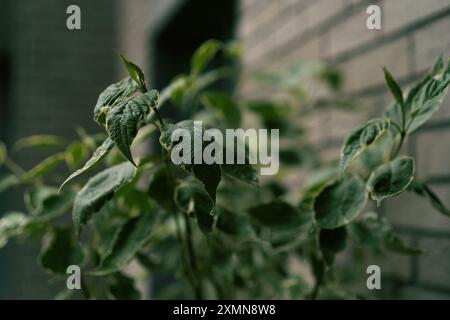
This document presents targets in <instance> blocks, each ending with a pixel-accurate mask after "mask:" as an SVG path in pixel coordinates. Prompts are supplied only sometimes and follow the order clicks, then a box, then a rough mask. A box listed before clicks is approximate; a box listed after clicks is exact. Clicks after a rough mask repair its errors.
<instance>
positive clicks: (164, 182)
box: [147, 165, 175, 210]
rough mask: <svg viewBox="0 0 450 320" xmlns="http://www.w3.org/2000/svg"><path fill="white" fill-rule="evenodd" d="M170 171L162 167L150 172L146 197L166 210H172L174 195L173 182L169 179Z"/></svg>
mask: <svg viewBox="0 0 450 320" xmlns="http://www.w3.org/2000/svg"><path fill="white" fill-rule="evenodd" d="M169 170H170V169H168V168H167V166H165V165H162V166H159V167H158V168H156V169H155V170H154V171H153V172H152V176H151V178H150V179H151V180H150V184H149V187H148V191H147V193H148V195H149V197H151V198H152V199H154V200H155V201H156V202H157V203H158V204H159V205H161V206H162V207H163V208H165V209H166V210H173V207H174V203H173V201H174V200H173V195H174V194H175V182H174V179H172V178H171V173H170V172H169Z"/></svg>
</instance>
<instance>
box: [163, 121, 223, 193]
mask: <svg viewBox="0 0 450 320" xmlns="http://www.w3.org/2000/svg"><path fill="white" fill-rule="evenodd" d="M175 130H185V131H186V132H187V134H188V135H189V138H190V140H189V141H187V142H186V141H183V140H181V141H178V142H175V141H172V134H173V132H174V131H175ZM203 135H204V128H203V127H202V126H199V125H196V123H195V121H192V120H185V121H181V122H179V123H177V124H167V125H164V126H163V127H162V129H161V136H160V139H159V141H160V143H161V145H162V146H163V147H164V148H165V149H166V150H167V151H169V153H170V154H172V152H181V150H178V151H176V150H174V149H175V148H178V146H182V147H183V149H182V151H183V152H189V156H188V159H189V163H183V164H182V168H183V169H185V170H186V171H187V172H189V173H191V174H193V175H194V177H195V178H196V179H198V180H199V181H200V182H201V183H202V184H203V185H204V187H205V190H206V191H207V192H208V193H209V195H210V196H211V199H213V200H214V201H215V199H216V189H217V186H218V185H219V183H220V179H221V176H222V170H221V168H220V165H219V164H216V163H213V164H206V163H204V162H203V148H204V146H205V143H204V142H203ZM183 139H184V138H183ZM197 141H198V144H199V147H198V148H197V147H195V144H196V142H197ZM180 143H181V144H182V145H180ZM211 143H216V141H214V142H211ZM217 143H221V142H217ZM184 146H186V148H184ZM218 148H219V149H220V150H223V147H222V145H220V144H218ZM221 152H223V151H221ZM197 159H200V161H201V163H196V162H197Z"/></svg>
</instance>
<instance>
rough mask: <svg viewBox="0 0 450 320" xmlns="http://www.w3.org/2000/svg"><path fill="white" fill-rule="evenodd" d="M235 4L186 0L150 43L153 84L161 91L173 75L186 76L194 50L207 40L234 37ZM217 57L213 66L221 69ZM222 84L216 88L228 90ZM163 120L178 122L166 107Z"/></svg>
mask: <svg viewBox="0 0 450 320" xmlns="http://www.w3.org/2000/svg"><path fill="white" fill-rule="evenodd" d="M235 12H236V1H235V0H220V1H211V0H189V1H186V2H185V3H184V4H183V5H182V6H181V7H180V8H178V10H177V12H176V13H175V14H174V15H173V17H172V18H171V19H170V20H169V21H168V22H167V24H166V25H165V26H163V27H162V28H161V32H160V33H158V34H157V35H156V36H155V38H154V42H153V46H154V47H153V48H152V49H153V50H152V52H153V55H152V61H151V63H152V66H153V68H152V84H153V86H154V87H155V88H159V89H161V88H164V87H165V86H166V85H167V84H168V83H169V82H170V81H171V80H172V79H173V78H174V77H175V76H176V75H179V74H181V73H188V72H189V67H190V59H191V56H192V53H193V52H194V51H195V49H196V48H197V47H198V46H199V45H201V44H202V43H203V42H205V41H206V40H208V39H217V40H222V41H224V42H226V41H228V40H231V39H233V38H234V37H235V20H236V15H235ZM224 62H225V61H224V58H223V57H221V56H220V55H219V56H218V57H217V58H216V60H215V61H213V64H212V66H214V65H219V64H220V65H223V63H224ZM228 84H229V83H227V82H226V81H223V82H221V83H219V84H218V85H219V86H220V87H221V89H224V88H228V87H229V86H228ZM162 113H163V114H164V115H165V116H170V117H171V118H177V114H176V111H175V109H174V108H173V107H172V106H170V105H168V106H165V107H164V108H163V110H162Z"/></svg>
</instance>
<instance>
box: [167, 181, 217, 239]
mask: <svg viewBox="0 0 450 320" xmlns="http://www.w3.org/2000/svg"><path fill="white" fill-rule="evenodd" d="M175 202H176V204H177V205H178V207H179V208H180V209H181V210H182V211H183V212H184V213H185V214H187V215H193V216H195V217H196V218H197V223H198V226H199V227H200V229H201V230H202V231H203V232H205V233H206V232H210V231H211V230H212V227H213V223H214V214H215V205H214V201H213V200H212V199H211V197H210V195H209V194H208V193H207V192H206V191H205V190H204V188H202V186H201V185H200V184H199V183H197V182H195V181H192V182H190V183H184V184H181V185H179V186H178V187H177V188H176V190H175Z"/></svg>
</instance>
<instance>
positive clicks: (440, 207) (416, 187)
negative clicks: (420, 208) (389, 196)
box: [409, 180, 450, 216]
mask: <svg viewBox="0 0 450 320" xmlns="http://www.w3.org/2000/svg"><path fill="white" fill-rule="evenodd" d="M409 188H411V189H412V190H413V191H414V192H415V193H417V194H418V195H420V196H422V197H425V198H427V199H428V201H430V204H431V205H432V206H433V208H435V209H436V210H437V211H439V212H440V213H442V214H444V215H446V216H450V209H449V208H447V207H446V206H445V204H444V203H443V202H442V201H441V199H439V197H438V196H437V195H436V193H434V192H433V190H431V189H430V187H428V186H427V185H426V184H425V183H423V182H419V181H416V180H414V181H413V182H412V183H411V185H410V186H409Z"/></svg>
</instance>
